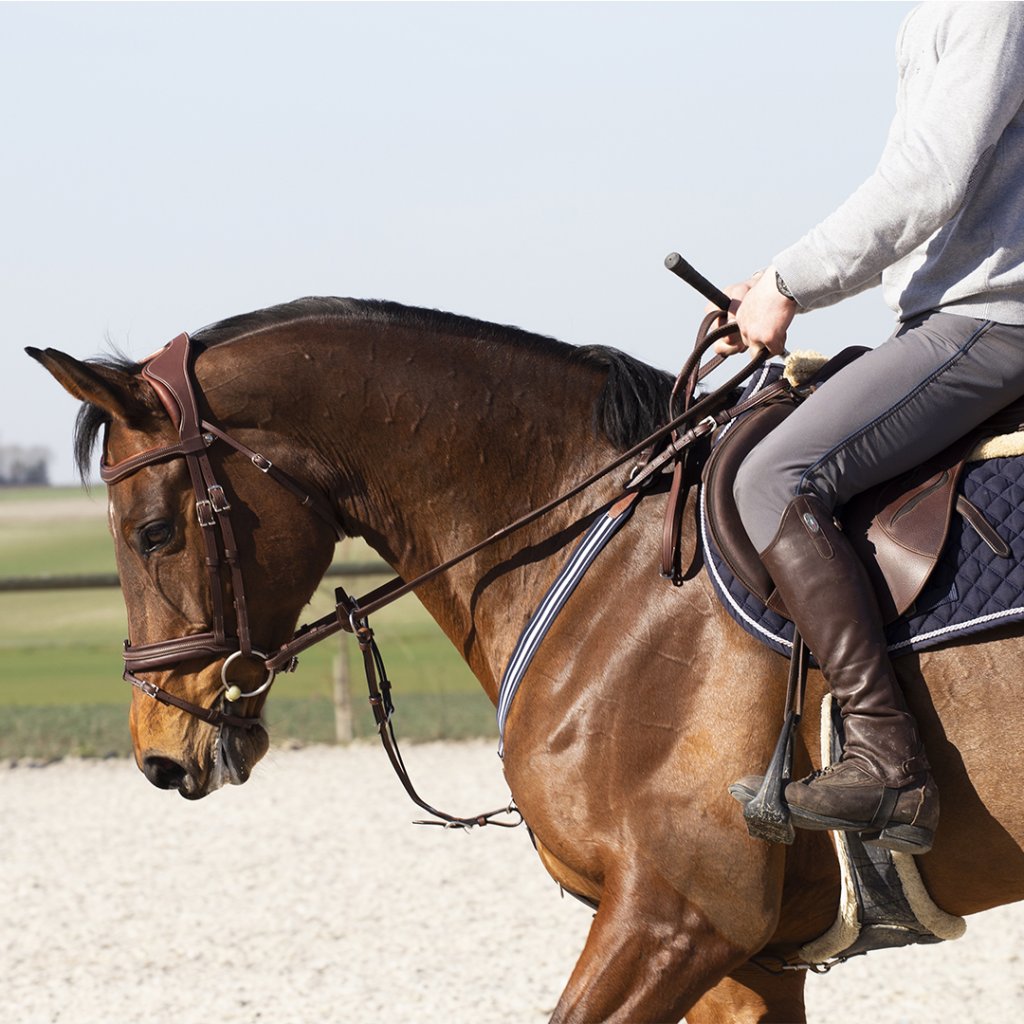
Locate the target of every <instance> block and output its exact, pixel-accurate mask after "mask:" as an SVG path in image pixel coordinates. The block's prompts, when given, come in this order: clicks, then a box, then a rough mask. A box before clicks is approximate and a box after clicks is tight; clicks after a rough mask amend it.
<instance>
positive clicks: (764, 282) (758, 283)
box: [708, 267, 798, 356]
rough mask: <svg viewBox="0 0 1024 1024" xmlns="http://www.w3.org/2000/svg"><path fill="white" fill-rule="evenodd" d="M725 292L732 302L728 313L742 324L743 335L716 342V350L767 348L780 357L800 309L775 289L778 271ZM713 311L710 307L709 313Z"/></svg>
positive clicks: (759, 275) (768, 271) (726, 352)
mask: <svg viewBox="0 0 1024 1024" xmlns="http://www.w3.org/2000/svg"><path fill="white" fill-rule="evenodd" d="M725 291H726V294H727V295H728V296H729V297H730V298H731V299H732V300H733V301H732V302H731V303H730V304H729V313H730V314H731V315H732V316H731V318H732V319H735V321H736V323H737V324H739V328H740V333H739V335H738V336H737V335H730V336H729V337H728V338H722V339H721V340H720V341H716V342H715V351H716V352H719V353H721V354H723V355H732V354H733V353H734V352H742V351H743V349H745V348H750V349H759V348H766V349H768V351H769V352H770V353H771V354H772V355H775V356H777V355H779V354H780V353H781V352H782V350H783V348H784V347H785V344H786V332H787V331H788V330H789V325H790V324H791V323H792V322H793V317H795V316H796V312H797V308H798V307H797V304H796V303H795V302H794V301H793V300H792V299H788V298H786V296H785V295H782V294H781V293H780V292H779V290H778V288H777V287H776V285H775V268H774V267H768V268H767V269H766V270H764V271H759V272H758V273H757V274H755V275H754V276H753V277H751V279H750V280H749V281H746V282H745V283H744V284H740V285H734V286H733V287H732V288H727V289H726V290H725ZM714 308H715V307H714V306H709V307H708V311H709V312H710V311H711V310H712V309H714Z"/></svg>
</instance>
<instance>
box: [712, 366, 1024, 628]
mask: <svg viewBox="0 0 1024 1024" xmlns="http://www.w3.org/2000/svg"><path fill="white" fill-rule="evenodd" d="M865 351H867V350H866V349H863V348H859V349H847V350H845V351H844V352H842V353H840V354H839V355H838V356H836V357H835V358H834V359H832V360H830V361H829V362H828V363H826V364H825V366H824V367H822V368H821V370H819V371H818V372H817V373H816V374H815V375H814V378H813V379H812V380H811V381H810V382H808V383H807V384H806V385H804V387H803V388H802V389H801V391H803V392H804V393H806V392H808V391H813V389H814V388H815V387H817V386H818V385H819V384H821V383H823V382H824V381H825V380H827V379H828V377H830V376H832V375H834V374H835V373H836V372H837V371H838V370H839V369H841V368H842V367H843V366H845V365H846V364H847V363H849V362H851V361H852V360H853V359H855V358H857V357H858V356H859V355H861V354H862V353H863V352H865ZM798 404H799V400H798V398H797V397H796V396H794V395H791V394H787V393H783V395H781V396H780V397H779V399H777V400H776V401H772V402H769V403H767V404H765V405H762V406H759V407H758V408H755V409H754V410H753V411H751V412H749V413H747V414H745V415H744V416H742V417H741V418H740V419H738V420H737V421H736V422H735V423H734V424H733V425H732V427H731V428H730V429H729V430H728V431H727V432H726V433H725V434H724V435H723V436H722V437H721V438H720V440H719V441H718V443H717V445H716V447H715V448H714V450H713V452H712V454H711V457H710V458H709V459H708V461H707V464H706V465H705V468H704V474H703V482H704V501H705V509H706V515H707V526H708V529H709V531H710V533H711V538H712V540H713V542H714V545H715V547H716V548H717V549H718V551H719V553H720V554H721V556H722V557H723V558H724V559H725V561H726V562H727V563H728V565H729V567H730V569H731V570H732V572H733V575H735V576H736V577H737V579H738V580H739V581H740V582H741V583H743V585H744V586H745V587H746V588H747V590H749V591H750V592H751V593H752V594H753V595H754V596H755V597H757V598H758V599H759V600H760V601H761V602H762V603H763V604H765V605H766V606H767V607H768V608H770V609H771V610H772V611H774V612H777V613H778V614H779V615H782V616H783V617H785V618H789V615H788V614H787V612H786V609H785V606H784V604H783V602H782V599H781V598H780V596H779V595H778V593H777V592H776V590H775V586H774V584H773V583H772V580H771V577H770V576H769V575H768V571H767V570H766V569H765V567H764V565H763V563H762V562H761V559H760V558H758V555H757V552H756V551H755V550H754V546H753V545H752V544H751V543H750V540H749V539H748V538H747V535H746V531H745V530H744V529H743V525H742V523H741V522H740V518H739V513H738V511H737V509H736V503H735V500H734V499H733V494H732V489H733V480H734V479H735V476H736V471H737V470H738V469H739V466H740V463H741V462H742V461H743V459H744V458H745V457H746V455H747V454H748V452H750V450H751V449H752V448H753V447H754V446H755V445H756V444H757V443H758V442H759V441H760V440H761V439H762V438H763V437H765V436H766V435H767V434H768V433H770V432H771V431H772V430H774V429H775V427H777V426H778V425H779V424H780V423H781V422H782V421H783V420H784V419H786V418H787V417H788V416H789V415H790V414H791V413H792V412H793V411H794V410H795V409H796V407H797V405H798ZM1022 425H1024V398H1021V399H1018V400H1017V401H1015V402H1014V403H1012V404H1011V405H1009V406H1007V407H1006V409H1004V410H1002V411H1001V412H1000V413H998V414H997V415H996V416H994V417H992V419H990V420H988V421H986V422H985V423H983V424H982V425H981V426H980V427H978V428H977V429H976V430H974V431H971V432H970V433H969V434H967V435H966V436H965V437H963V438H961V439H960V440H958V441H957V442H955V443H954V444H952V445H950V446H949V447H948V448H946V449H945V450H944V451H942V452H939V454H938V455H936V456H934V457H933V458H931V459H928V460H927V461H926V462H923V463H922V464H921V465H919V466H917V467H916V468H915V469H913V470H911V471H909V472H907V473H904V474H903V475H902V476H899V477H896V478H894V479H892V480H889V481H887V482H886V483H883V484H879V485H878V486H876V487H873V488H871V489H870V490H868V491H865V492H864V493H863V494H859V495H857V496H856V497H855V498H854V499H853V500H852V501H851V502H850V503H849V504H847V505H845V506H843V507H842V508H840V509H839V510H838V512H837V518H838V519H839V521H840V522H841V524H842V526H843V530H844V532H845V533H846V535H847V537H849V539H850V541H851V543H852V544H853V546H854V548H855V549H856V550H857V552H858V554H859V555H860V557H861V559H862V561H863V562H864V565H865V567H866V568H867V571H868V575H869V576H870V578H871V581H872V584H873V585H874V588H875V593H876V596H877V598H878V603H879V607H880V608H881V610H882V615H883V618H884V619H885V622H886V623H887V624H888V623H890V622H893V621H895V620H896V619H898V618H899V617H900V616H901V615H903V614H904V613H906V612H907V611H909V610H911V609H912V608H913V605H914V602H915V601H916V600H917V597H918V595H919V594H920V593H921V591H922V590H923V589H924V586H925V584H926V583H927V581H928V577H929V576H930V575H931V573H932V571H933V570H934V568H935V566H936V564H937V563H938V561H939V557H940V555H941V554H942V550H943V548H944V546H945V543H946V539H947V537H948V535H949V530H950V525H951V523H952V521H953V516H954V515H955V514H959V515H961V516H963V518H964V519H965V520H966V521H967V522H968V523H969V524H970V525H971V527H972V528H973V529H974V530H976V531H977V533H978V534H979V536H980V537H981V538H982V540H984V541H985V543H986V544H988V545H989V547H990V548H992V550H993V551H995V552H996V553H997V554H999V555H1002V556H1003V557H1008V556H1009V554H1010V549H1009V547H1008V546H1007V544H1006V543H1005V541H1003V539H1002V538H1001V537H1000V536H999V534H998V533H996V531H995V530H994V529H993V528H992V526H991V525H990V524H989V523H988V521H987V520H986V518H985V516H984V514H983V513H982V512H981V510H979V509H978V508H977V507H975V506H974V505H972V504H971V503H970V502H968V501H967V500H966V499H965V498H964V497H963V496H962V495H958V483H959V481H960V477H961V475H962V473H963V469H964V466H965V465H966V463H967V461H968V457H969V456H970V454H971V452H972V451H973V449H974V448H975V447H976V446H977V444H978V442H979V441H980V440H982V439H983V438H985V437H994V436H998V435H1000V434H1005V433H1009V432H1013V431H1016V430H1020V429H1022Z"/></svg>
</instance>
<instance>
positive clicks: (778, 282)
mask: <svg viewBox="0 0 1024 1024" xmlns="http://www.w3.org/2000/svg"><path fill="white" fill-rule="evenodd" d="M775 287H776V288H777V289H778V290H779V294H780V295H784V296H785V297H786V298H787V299H792V300H793V301H794V302H796V296H795V295H794V294H793V293H792V292H791V291H790V290H789V285H788V284H786V282H785V281H783V280H782V275H781V274H780V273H779V272H778V271H777V270H776V271H775Z"/></svg>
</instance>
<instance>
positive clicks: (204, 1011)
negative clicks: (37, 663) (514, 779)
mask: <svg viewBox="0 0 1024 1024" xmlns="http://www.w3.org/2000/svg"><path fill="white" fill-rule="evenodd" d="M407 755H408V761H409V762H410V770H411V771H412V773H413V776H414V778H415V780H416V782H417V785H418V786H419V787H420V789H421V792H423V793H424V795H425V796H426V797H427V799H429V800H431V801H433V802H435V803H438V804H440V806H443V807H444V808H445V809H447V810H453V811H455V812H457V813H473V812H477V811H479V810H483V809H489V808H491V807H495V806H500V805H501V804H502V803H503V802H504V801H505V799H506V798H507V790H506V789H505V788H504V782H503V779H502V776H501V771H500V765H499V762H498V759H497V757H496V756H495V753H494V746H493V744H492V743H484V742H480V743H467V744H429V745H425V746H413V747H410V748H409V750H408V751H407ZM417 816H418V813H417V811H416V808H414V807H413V806H412V804H410V803H409V802H408V798H407V797H406V795H405V793H404V792H403V791H402V789H401V787H400V786H399V784H398V782H397V780H396V779H395V778H394V777H393V776H392V775H391V771H390V768H389V766H388V765H387V763H386V759H385V757H384V755H383V753H382V752H381V751H380V750H379V748H377V747H376V746H374V745H355V746H352V747H349V748H307V749H302V750H277V751H274V752H272V753H271V754H270V755H269V756H268V757H267V758H266V759H265V761H264V763H263V765H261V766H260V768H259V769H258V770H257V772H256V773H255V775H254V777H253V779H252V780H251V781H250V782H249V783H248V784H247V785H246V786H244V787H242V788H240V789H230V790H228V791H224V792H220V793H217V794H215V795H213V796H212V797H210V798H209V799H207V800H203V801H201V802H199V803H194V804H193V803H188V802H187V801H184V800H182V799H180V798H179V797H178V796H177V795H176V794H170V793H162V792H158V791H157V790H155V789H153V788H152V787H150V786H149V785H148V783H146V781H145V780H144V779H143V777H142V776H141V775H140V774H139V773H138V771H137V770H136V768H135V767H134V765H133V764H130V763H128V762H126V761H118V760H112V761H72V760H69V761H63V762H60V763H57V764H52V765H48V766H45V767H30V766H26V765H24V764H22V765H20V766H18V767H12V768H9V769H6V768H4V769H0V1021H3V1022H5V1024H6V1022H11V1024H44V1022H60V1024H99V1022H103V1024H121V1022H150V1021H153V1022H163V1021H167V1022H174V1024H209V1022H217V1024H242V1022H252V1021H274V1022H276V1024H293V1022H294V1024H305V1022H317V1024H321V1022H337V1024H350V1022H351V1024H356V1022H359V1024H365V1022H368V1021H387V1022H418V1024H423V1022H435V1021H436V1022H442V1021H443V1022H445V1024H463V1022H464V1024H470V1022H472V1024H499V1022H500V1024H504V1022H510V1021H524V1022H536V1024H540V1022H542V1021H544V1020H546V1019H547V1016H548V1014H549V1013H550V1012H551V1010H552V1008H553V1007H554V1005H555V1002H556V1001H557V999H558V995H559V992H560V990H561V988H562V985H563V984H564V982H565V979H566V978H567V976H568V974H569V972H570V970H571V968H572V965H573V963H574V961H575V959H576V956H577V954H578V952H579V950H580V949H581V948H582V945H583V942H584V938H585V936H586V932H587V928H588V926H589V923H590V912H589V911H588V910H587V909H586V908H585V907H583V906H582V905H580V904H578V903H577V902H576V901H574V900H572V899H569V898H565V899H562V898H560V896H559V891H558V888H557V887H556V886H555V885H554V884H553V883H552V882H551V881H550V879H549V878H548V876H547V875H546V874H545V873H544V871H543V869H542V868H541V866H540V864H539V862H538V861H537V859H536V856H535V855H534V853H533V851H532V848H531V847H530V843H529V840H528V838H527V835H526V832H525V830H523V829H517V830H515V831H506V830H501V829H484V830H477V831H475V832H474V833H472V834H470V835H466V834H459V833H452V832H445V831H443V830H441V829H433V828H422V827H414V826H412V825H411V824H409V822H410V821H411V820H412V819H413V818H414V817H417ZM1022 939H1024V905H1018V906H1016V907H1010V908H1004V909H1000V910H995V911H990V912H989V913H987V914H983V915H978V916H976V917H973V918H971V919H970V920H969V924H968V929H967V935H966V936H965V937H964V938H963V939H961V940H959V941H958V942H955V943H946V944H943V945H942V946H938V947H929V948H925V947H918V948H914V949H910V950H897V951H887V952H880V953H875V954H872V955H871V956H868V957H862V958H860V959H859V960H857V961H852V962H850V963H849V964H847V965H844V966H842V967H839V968H837V969H836V970H834V971H832V972H831V973H830V974H829V975H827V976H823V977H811V978H810V979H809V981H808V1006H809V1012H810V1015H811V1019H813V1020H817V1021H826V1020H827V1021H829V1022H830V1024H853V1022H855V1021H856V1022H861V1021H865V1020H870V1021H872V1022H876V1024H901V1022H908V1024H909V1022H913V1024H921V1022H929V1021H949V1020H956V1021H958V1022H960V1024H968V1022H985V1024H988V1022H997V1021H999V1022H1002V1021H1010V1020H1020V1019H1022V1014H1024V966H1022V963H1021V960H1020V958H1019V952H1018V951H1019V950H1020V949H1021V948H1022Z"/></svg>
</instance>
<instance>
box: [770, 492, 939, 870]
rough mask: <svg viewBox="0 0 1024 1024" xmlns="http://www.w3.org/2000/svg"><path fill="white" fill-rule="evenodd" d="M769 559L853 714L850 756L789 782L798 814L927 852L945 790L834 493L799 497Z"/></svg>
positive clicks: (845, 711)
mask: <svg viewBox="0 0 1024 1024" xmlns="http://www.w3.org/2000/svg"><path fill="white" fill-rule="evenodd" d="M761 560H762V561H763V562H764V564H765V567H766V568H767V569H768V571H769V573H770V574H771V577H772V580H773V581H774V582H775V586H776V588H777V590H778V592H779V595H780V596H781V597H782V599H783V601H784V602H785V604H786V607H787V609H788V610H789V613H790V615H791V616H792V618H793V620H794V622H795V623H796V627H797V629H798V630H799V631H800V634H801V636H802V637H803V638H804V640H805V641H806V643H807V646H808V647H809V648H810V649H811V651H812V652H813V654H814V655H815V657H816V658H817V659H818V664H819V665H820V666H821V670H822V673H823V674H824V676H825V679H826V681H827V682H828V684H829V688H830V689H831V691H832V695H833V697H834V698H835V700H836V701H837V702H838V704H839V709H840V711H841V712H842V715H843V725H844V730H845V734H846V740H845V744H844V748H843V756H842V758H841V759H840V760H839V761H838V762H836V763H835V764H834V765H831V766H830V767H828V768H826V769H824V770H823V771H820V772H815V773H813V774H812V775H810V776H808V777H807V778H806V779H802V780H801V781H799V782H791V783H790V784H789V785H788V786H787V787H786V791H785V796H786V802H787V803H788V804H789V809H790V812H791V814H792V819H793V824H794V825H796V826H797V827H800V828H807V829H819V830H821V829H839V830H843V831H853V832H864V833H866V835H865V837H864V839H865V842H872V843H874V845H878V846H884V847H887V848H889V849H894V850H901V851H905V852H910V853H925V852H927V851H928V850H929V849H930V848H931V845H932V836H933V833H934V831H935V826H936V823H937V821H938V817H939V795H938V790H937V789H936V786H935V783H934V781H933V779H932V776H931V773H930V771H929V765H928V760H927V758H926V757H925V753H924V748H923V746H922V744H921V739H920V736H919V735H918V731H917V725H916V723H915V721H914V718H913V716H912V715H911V714H910V712H909V711H908V710H907V705H906V702H905V700H904V699H903V692H902V690H901V689H900V685H899V682H898V680H897V679H896V675H895V673H894V671H893V668H892V665H891V664H890V661H889V655H888V653H887V650H886V642H885V635H884V632H883V623H882V617H881V613H880V612H879V610H878V604H877V601H876V599H875V596H874V592H873V591H872V588H871V583H870V581H869V579H868V576H867V573H866V571H865V569H864V567H863V565H862V564H861V562H860V559H859V558H858V557H857V555H856V554H855V552H854V550H853V548H852V547H851V546H850V543H849V541H848V540H847V539H846V537H845V536H844V535H843V534H842V532H841V531H840V530H839V528H838V527H837V526H836V524H835V522H834V521H833V519H832V515H831V513H830V512H829V511H828V509H827V508H826V507H825V505H824V503H823V502H822V501H820V500H819V499H818V498H817V497H814V496H812V495H802V496H800V497H799V498H796V499H794V500H793V501H792V502H790V504H789V505H788V506H787V508H786V512H785V515H784V516H783V518H782V522H781V523H780V525H779V529H778V532H777V533H776V535H775V537H774V538H773V540H772V542H771V544H770V545H769V546H768V547H767V548H766V549H765V550H764V551H763V552H762V553H761Z"/></svg>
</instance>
